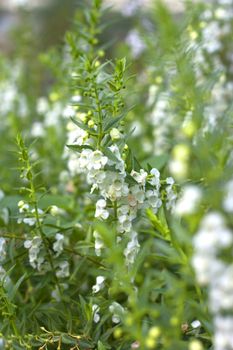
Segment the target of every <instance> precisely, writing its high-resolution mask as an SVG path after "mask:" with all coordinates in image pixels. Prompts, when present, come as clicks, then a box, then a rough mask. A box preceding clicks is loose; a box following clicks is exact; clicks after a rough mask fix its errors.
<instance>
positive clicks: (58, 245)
mask: <svg viewBox="0 0 233 350" xmlns="http://www.w3.org/2000/svg"><path fill="white" fill-rule="evenodd" d="M55 238H56V241H55V242H54V243H53V250H54V251H55V252H56V253H57V254H56V256H59V255H60V254H61V253H62V252H63V249H64V247H63V246H64V235H62V234H61V233H57V234H56V236H55Z"/></svg>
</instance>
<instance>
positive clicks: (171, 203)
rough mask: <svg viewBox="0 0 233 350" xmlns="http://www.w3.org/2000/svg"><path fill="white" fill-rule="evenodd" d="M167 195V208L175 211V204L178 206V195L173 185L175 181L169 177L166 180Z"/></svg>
mask: <svg viewBox="0 0 233 350" xmlns="http://www.w3.org/2000/svg"><path fill="white" fill-rule="evenodd" d="M166 183H167V186H166V193H167V202H166V207H167V209H168V210H171V211H172V210H174V207H175V204H176V199H177V195H176V193H175V192H174V190H173V185H174V183H175V181H174V179H173V178H172V177H167V178H166Z"/></svg>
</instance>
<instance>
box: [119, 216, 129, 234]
mask: <svg viewBox="0 0 233 350" xmlns="http://www.w3.org/2000/svg"><path fill="white" fill-rule="evenodd" d="M131 228H132V218H131V217H130V216H129V215H120V216H118V231H119V232H130V230H131Z"/></svg>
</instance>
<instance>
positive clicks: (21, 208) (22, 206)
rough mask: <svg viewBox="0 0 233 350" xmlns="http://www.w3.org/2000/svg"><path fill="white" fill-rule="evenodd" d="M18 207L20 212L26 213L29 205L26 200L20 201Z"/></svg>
mask: <svg viewBox="0 0 233 350" xmlns="http://www.w3.org/2000/svg"><path fill="white" fill-rule="evenodd" d="M18 208H19V212H20V213H25V212H27V211H28V210H29V205H28V204H27V203H25V202H24V201H19V202H18Z"/></svg>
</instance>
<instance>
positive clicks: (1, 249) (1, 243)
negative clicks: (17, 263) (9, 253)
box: [0, 237, 6, 261]
mask: <svg viewBox="0 0 233 350" xmlns="http://www.w3.org/2000/svg"><path fill="white" fill-rule="evenodd" d="M5 257H6V240H5V238H3V237H0V261H2V260H4V259H5Z"/></svg>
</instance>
